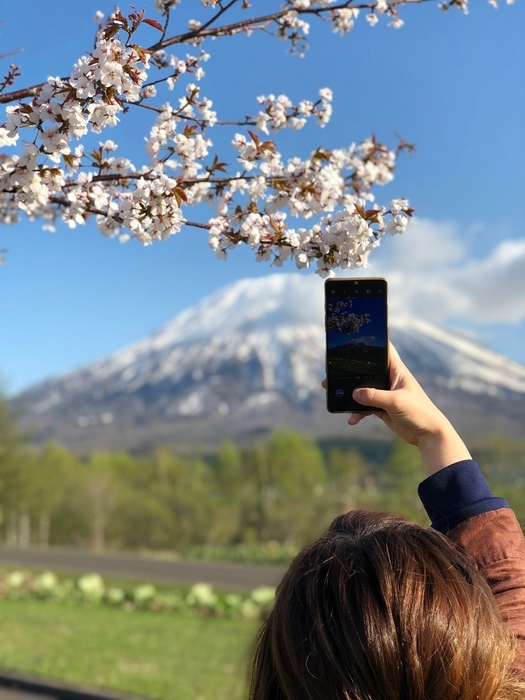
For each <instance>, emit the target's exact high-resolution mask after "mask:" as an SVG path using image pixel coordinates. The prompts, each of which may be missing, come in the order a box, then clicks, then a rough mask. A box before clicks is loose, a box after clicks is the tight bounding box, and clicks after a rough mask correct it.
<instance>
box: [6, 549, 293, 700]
mask: <svg viewBox="0 0 525 700" xmlns="http://www.w3.org/2000/svg"><path fill="white" fill-rule="evenodd" d="M2 565H3V566H9V567H12V566H16V567H20V568H27V569H51V570H52V571H64V572H68V573H72V574H82V573H94V572H96V573H98V574H100V575H101V576H114V577H115V578H131V579H137V580H146V581H150V582H152V583H154V582H156V581H157V582H163V583H173V584H182V585H186V584H189V585H191V584H193V583H200V582H205V583H210V584H212V585H213V586H215V587H217V588H226V589H234V590H251V589H253V588H257V587H258V586H276V585H277V584H278V583H279V581H280V580H281V578H282V575H283V573H284V569H283V568H281V567H278V566H258V565H257V566H256V565H250V564H223V563H217V562H196V561H174V560H170V559H162V558H156V557H142V556H138V555H131V554H92V553H90V552H85V551H81V550H78V549H69V548H61V547H60V548H55V547H54V548H49V549H40V548H38V549H37V548H33V547H31V548H27V549H19V548H15V547H6V546H0V566H2ZM0 700H1V697H0Z"/></svg>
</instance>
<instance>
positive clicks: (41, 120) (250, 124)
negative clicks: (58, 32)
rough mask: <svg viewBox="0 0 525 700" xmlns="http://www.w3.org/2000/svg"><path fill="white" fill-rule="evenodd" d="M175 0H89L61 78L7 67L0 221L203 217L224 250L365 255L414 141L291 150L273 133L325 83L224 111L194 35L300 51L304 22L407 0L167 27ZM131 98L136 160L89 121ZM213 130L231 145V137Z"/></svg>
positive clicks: (169, 225)
mask: <svg viewBox="0 0 525 700" xmlns="http://www.w3.org/2000/svg"><path fill="white" fill-rule="evenodd" d="M182 1H183V0H156V6H157V9H158V10H159V11H160V13H161V14H160V17H159V19H160V21H159V20H157V19H151V18H148V17H145V15H144V12H143V11H142V12H138V11H136V10H133V12H131V13H130V14H129V15H128V16H125V15H123V14H122V13H121V11H120V10H119V9H118V8H117V9H116V10H115V11H114V12H113V13H112V14H111V15H110V16H109V17H108V18H107V19H105V18H104V15H103V13H102V12H100V11H99V12H97V13H96V15H95V20H96V21H97V22H98V23H99V25H98V31H97V35H96V41H95V44H94V48H93V50H92V51H90V52H88V53H86V54H85V55H84V56H81V58H80V59H79V60H78V61H77V63H76V64H75V65H74V67H73V70H72V72H71V75H69V76H68V77H62V78H61V77H52V78H48V80H47V81H46V82H45V83H42V84H40V85H36V86H32V87H28V88H24V89H22V90H12V91H11V92H6V90H7V89H8V88H9V89H11V87H12V86H13V84H14V83H15V81H16V80H17V79H18V78H19V76H20V72H19V70H18V67H17V66H11V67H10V69H9V72H8V74H7V75H6V76H5V78H4V80H3V81H0V102H2V103H4V104H6V105H7V108H6V113H5V119H4V121H3V123H1V124H0V148H2V149H3V152H2V153H1V154H0V221H1V222H2V223H10V224H12V223H16V222H17V221H18V220H19V218H20V216H22V215H25V216H27V217H29V218H30V219H40V220H42V221H43V223H44V228H52V227H53V225H54V224H55V223H56V222H57V221H62V222H64V223H65V224H67V225H68V226H70V227H75V226H78V225H82V224H84V223H85V222H86V221H87V220H88V219H90V218H94V219H95V221H96V223H97V226H98V229H99V230H100V232H101V233H103V234H104V235H105V236H109V237H117V238H118V239H119V240H121V241H125V240H128V239H129V238H136V239H137V240H138V241H140V242H142V243H143V244H150V243H152V242H153V241H157V240H162V239H165V238H167V237H169V236H171V235H172V234H175V233H177V232H179V231H180V230H181V228H182V227H183V226H194V227H198V228H201V229H204V230H207V232H208V235H209V244H210V246H211V248H212V249H213V250H214V251H215V252H216V254H217V255H218V256H219V257H221V258H226V257H227V255H228V254H229V252H230V251H231V250H232V249H233V248H235V247H236V246H238V245H241V244H243V245H248V246H250V247H251V248H252V249H253V250H254V254H255V256H256V258H257V259H258V260H264V261H269V262H271V263H272V264H274V265H276V266H280V265H282V264H283V263H284V262H285V261H286V260H288V259H290V260H291V261H293V262H294V263H295V265H296V266H297V267H299V268H304V267H309V266H311V265H314V266H315V267H316V268H317V271H318V272H319V274H321V275H327V274H331V271H332V270H333V269H335V268H342V269H345V268H352V267H359V266H363V265H366V262H367V257H368V255H369V253H370V252H371V250H373V248H375V247H376V246H377V245H379V243H380V240H381V238H382V236H383V235H385V234H387V233H389V234H396V233H403V231H404V230H405V228H406V226H407V223H408V221H409V218H410V216H411V213H412V209H411V208H410V206H409V204H408V201H407V200H406V199H401V198H400V199H395V200H393V201H391V202H390V203H389V204H388V205H386V206H385V205H382V204H378V203H376V195H375V189H376V188H377V187H379V186H382V185H385V184H387V183H389V182H390V181H391V180H392V179H393V177H394V171H395V168H396V162H397V157H398V155H399V153H400V152H401V151H403V150H410V149H411V148H412V147H411V146H410V144H408V143H406V142H404V141H402V142H400V143H399V144H398V145H397V146H396V147H394V148H389V147H387V146H385V145H384V144H381V143H380V142H379V141H378V140H377V139H376V138H375V137H371V138H369V139H366V140H365V141H362V142H361V143H356V144H351V145H350V146H348V147H343V148H336V149H332V150H329V149H326V148H322V147H318V148H316V149H315V150H313V151H312V152H311V153H310V154H309V155H308V156H306V157H304V156H302V157H300V156H296V157H292V158H288V159H286V160H285V159H284V158H283V156H282V154H281V153H280V151H279V144H278V139H279V138H280V137H281V138H282V136H280V134H281V132H283V131H284V130H298V129H302V128H303V127H304V126H305V125H306V124H307V122H308V121H309V120H312V121H314V122H316V123H317V125H318V126H320V127H324V126H325V125H326V124H327V123H328V122H329V120H330V117H331V114H332V92H331V90H330V89H329V88H322V89H320V90H318V91H317V94H316V96H315V97H313V98H312V95H310V96H308V95H307V96H305V97H304V99H302V100H300V101H298V102H297V103H294V102H293V101H292V100H291V99H290V98H289V97H288V96H287V95H284V94H280V95H273V94H267V95H260V96H259V97H257V98H256V104H258V107H256V108H255V110H254V113H253V114H252V115H248V116H245V117H243V118H242V119H235V118H234V117H232V115H228V114H226V115H219V114H218V113H217V110H216V109H215V108H214V105H213V103H212V101H211V100H210V99H209V98H208V97H206V96H205V95H204V94H203V90H202V88H201V84H202V82H203V80H204V78H205V76H206V73H205V69H204V64H205V63H206V62H207V61H208V60H209V59H210V54H209V53H208V52H207V50H205V48H204V47H203V44H204V43H205V42H206V41H207V40H208V39H211V38H219V37H225V36H232V35H234V34H239V33H243V34H245V35H248V36H249V35H250V34H252V33H253V32H255V31H265V32H268V33H272V34H275V35H276V36H278V37H280V38H282V39H284V40H286V41H287V42H289V46H290V49H291V51H292V52H295V53H299V54H300V53H302V52H303V51H304V50H306V48H307V46H306V40H307V37H308V34H309V30H310V22H311V21H312V20H324V21H326V22H329V23H330V24H331V27H332V29H333V31H334V32H336V33H338V34H341V35H343V34H346V33H348V32H349V31H350V30H351V29H352V28H353V27H354V24H355V22H356V20H357V19H358V17H359V15H360V13H365V15H366V20H367V21H368V23H369V24H370V25H372V26H373V25H375V24H376V23H377V22H378V20H379V17H381V16H384V17H386V18H387V19H388V21H389V24H390V25H391V26H393V27H395V28H399V27H401V26H402V24H403V20H402V19H401V18H400V17H399V12H400V9H401V8H402V6H403V4H405V3H406V2H408V0H370V1H367V0H364V1H363V2H351V0H285V1H284V2H283V3H282V4H281V6H280V7H277V8H276V9H271V8H270V9H269V10H267V14H264V15H260V16H258V15H257V14H256V13H255V11H254V9H253V8H252V5H254V3H250V2H248V1H247V0H228V1H226V0H202V3H201V4H200V7H201V8H202V13H203V17H202V19H197V18H195V19H192V20H190V22H189V24H188V27H187V29H186V30H185V31H184V32H183V33H182V34H178V35H177V34H174V35H169V34H168V29H169V27H171V26H173V23H171V24H170V16H171V14H173V13H174V12H176V11H177V8H178V6H179V5H180V4H181V3H182ZM410 1H411V2H414V0H410ZM491 3H492V4H495V0H491ZM271 4H272V3H269V5H271ZM195 5H197V4H196V3H194V6H195ZM453 6H457V7H459V8H460V9H462V10H463V11H466V9H467V0H445V2H443V3H442V5H441V7H442V9H448V8H450V7H453ZM228 13H231V14H230V15H229V17H228V20H226V15H227V14H228ZM230 16H231V21H230ZM144 25H147V26H149V27H150V29H149V30H148V31H149V32H150V36H151V31H152V28H153V30H155V31H156V32H157V37H158V40H157V41H156V42H155V43H154V44H153V45H151V46H149V47H142V45H141V42H140V41H139V39H138V37H140V32H142V31H143V27H144ZM174 47H176V51H175V49H174ZM172 51H175V52H174V53H172ZM174 94H176V95H177V96H176V97H175V98H174V97H173V95H174ZM254 101H255V96H254ZM139 109H142V110H148V114H150V115H151V126H150V129H149V134H147V135H146V137H145V153H144V162H143V163H142V164H137V163H134V162H132V160H131V159H129V158H127V157H125V154H124V155H119V156H117V154H116V151H117V150H118V146H117V144H116V143H115V142H114V141H113V140H110V139H107V138H106V139H105V140H103V141H100V142H99V143H98V145H95V146H93V142H94V137H93V134H95V135H98V134H101V133H102V132H103V131H104V130H106V129H108V128H112V127H116V126H117V125H118V123H119V121H120V120H129V119H131V118H132V117H131V116H129V115H131V114H132V113H134V112H135V111H136V110H139ZM219 128H220V129H221V130H222V132H224V130H227V129H230V130H231V135H229V136H228V137H227V139H226V144H229V146H227V148H229V150H226V151H224V152H223V153H221V154H220V156H219V154H218V153H217V152H216V149H215V146H214V142H215V143H217V140H216V139H215V137H214V136H213V134H215V133H219V132H218V129H219ZM117 133H118V129H117ZM95 140H96V138H95ZM218 143H221V148H224V143H225V141H224V140H222V141H221V140H219V141H218ZM119 153H120V151H119ZM202 203H204V204H206V205H208V207H211V209H212V215H211V217H210V218H208V219H204V220H202V221H195V220H193V218H192V217H191V215H190V214H189V212H190V208H191V207H192V206H194V205H197V204H202ZM200 211H202V208H201V209H200Z"/></svg>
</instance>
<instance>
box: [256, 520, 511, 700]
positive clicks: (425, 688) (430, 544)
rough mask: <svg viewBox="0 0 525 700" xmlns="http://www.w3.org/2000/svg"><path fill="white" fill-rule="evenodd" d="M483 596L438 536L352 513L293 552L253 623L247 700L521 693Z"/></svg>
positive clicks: (438, 698)
mask: <svg viewBox="0 0 525 700" xmlns="http://www.w3.org/2000/svg"><path fill="white" fill-rule="evenodd" d="M513 649H514V646H513V642H512V640H511V637H510V634H509V633H508V632H507V630H506V628H505V626H504V625H503V623H502V621H501V619H500V615H499V612H498V609H497V607H496V604H495V601H494V598H493V595H492V593H491V591H490V589H489V587H488V586H487V584H486V583H485V581H484V580H483V578H482V577H481V576H480V574H479V573H478V572H477V571H476V569H475V567H474V565H473V564H472V563H471V562H470V561H469V560H468V559H467V558H466V557H465V556H464V555H463V554H462V553H460V552H459V551H458V550H457V549H456V548H455V547H454V546H453V545H452V544H451V543H450V542H449V541H448V540H447V538H446V537H444V536H443V535H441V534H440V533H439V532H436V531H435V530H432V529H430V528H425V527H422V526H419V525H416V524H414V523H410V522H408V521H406V520H405V519H404V518H402V517H400V516H398V515H395V514H393V513H372V512H368V511H353V512H350V513H347V514H346V515H342V516H340V517H338V518H337V519H336V520H335V521H334V522H333V523H332V525H331V527H330V529H329V530H328V532H327V533H326V534H325V535H324V536H323V537H321V539H319V540H318V541H317V542H315V543H314V544H312V545H310V546H309V547H307V548H306V549H305V550H304V551H303V552H302V553H301V554H299V555H298V556H297V558H296V559H295V561H294V562H293V563H292V565H291V567H290V569H289V570H288V572H287V573H286V574H285V576H284V578H283V581H282V582H281V584H280V586H279V588H278V590H277V598H276V603H275V607H274V609H273V611H272V613H271V614H270V616H269V618H268V620H267V621H266V622H265V624H264V625H263V627H262V629H261V631H260V633H259V638H258V642H257V648H256V652H255V658H254V663H253V669H252V683H251V695H250V697H251V700H452V699H454V700H496V699H498V700H499V699H501V700H503V699H505V700H509V699H510V698H518V697H519V698H524V697H525V693H524V691H523V689H520V688H521V687H520V686H519V684H518V683H517V682H515V681H514V679H513V676H512V673H511V670H510V668H511V664H512V660H513V655H514V651H513Z"/></svg>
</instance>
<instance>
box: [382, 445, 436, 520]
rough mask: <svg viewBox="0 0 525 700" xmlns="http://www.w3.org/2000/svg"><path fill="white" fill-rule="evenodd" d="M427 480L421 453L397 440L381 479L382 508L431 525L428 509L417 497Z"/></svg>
mask: <svg viewBox="0 0 525 700" xmlns="http://www.w3.org/2000/svg"><path fill="white" fill-rule="evenodd" d="M424 477H425V472H424V469H423V463H422V461H421V456H420V454H419V452H418V450H417V449H416V448H415V447H414V446H413V445H409V444H408V443H406V442H405V441H404V440H402V439H401V438H396V439H395V440H394V442H393V445H392V452H391V453H390V457H389V459H388V462H387V463H386V465H385V468H384V470H383V472H382V473H381V475H380V477H379V479H378V490H379V494H380V496H379V503H378V505H379V507H381V508H384V509H385V510H392V511H395V512H396V513H400V514H401V515H404V516H405V517H407V518H410V519H412V520H416V521H417V522H422V523H425V524H428V518H427V516H426V514H425V509H424V508H423V506H422V504H421V501H420V500H419V496H418V494H417V488H418V486H419V484H420V483H421V481H422V480H423V479H424Z"/></svg>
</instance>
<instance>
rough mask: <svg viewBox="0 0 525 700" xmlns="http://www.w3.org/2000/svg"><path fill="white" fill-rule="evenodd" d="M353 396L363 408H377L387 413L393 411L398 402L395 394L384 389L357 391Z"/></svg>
mask: <svg viewBox="0 0 525 700" xmlns="http://www.w3.org/2000/svg"><path fill="white" fill-rule="evenodd" d="M352 396H353V398H354V399H355V400H356V401H358V402H359V403H361V404H363V406H377V407H378V408H383V409H384V410H385V411H388V410H391V409H392V408H393V407H394V403H396V402H397V400H396V397H395V395H394V393H393V392H391V391H385V390H383V389H355V390H354V392H353V394H352Z"/></svg>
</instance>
